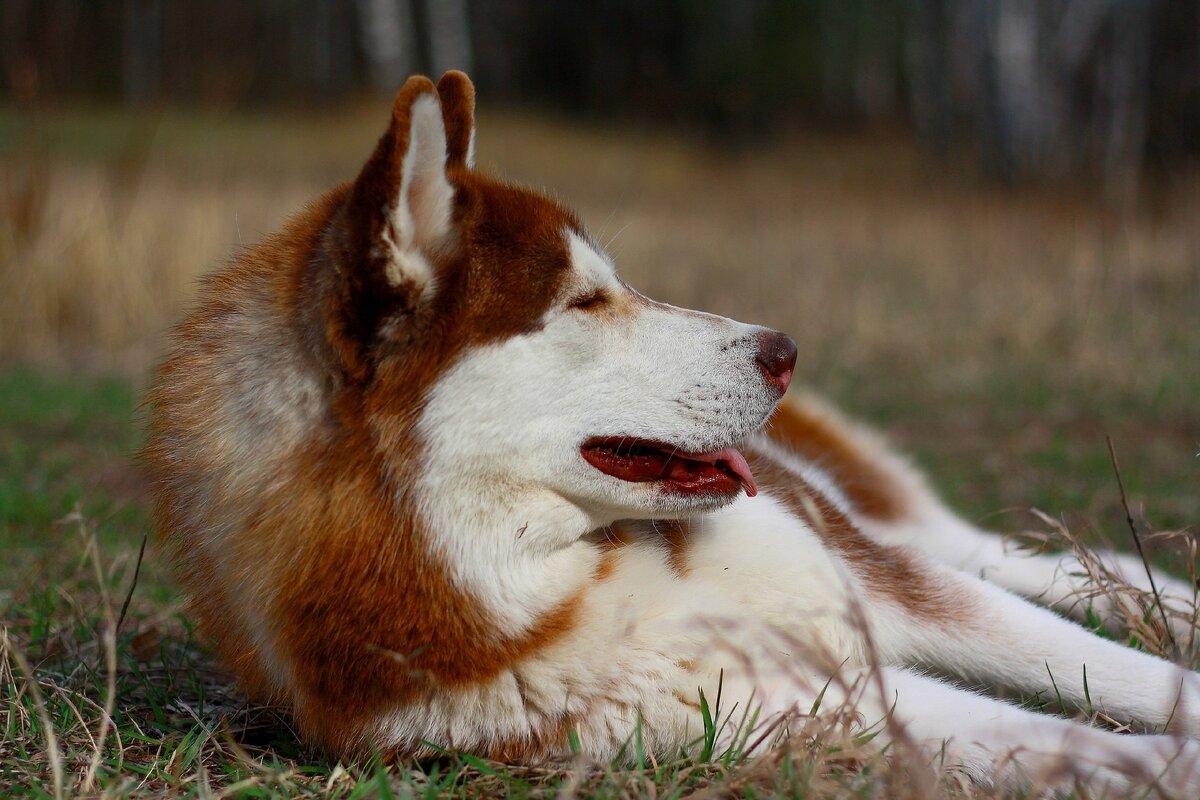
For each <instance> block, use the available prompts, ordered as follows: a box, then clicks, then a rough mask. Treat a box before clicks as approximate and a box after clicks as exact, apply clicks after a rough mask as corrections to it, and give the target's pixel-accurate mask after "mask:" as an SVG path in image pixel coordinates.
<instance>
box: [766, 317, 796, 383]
mask: <svg viewBox="0 0 1200 800" xmlns="http://www.w3.org/2000/svg"><path fill="white" fill-rule="evenodd" d="M757 361H758V366H759V367H761V368H762V371H763V376H764V377H765V378H766V379H767V383H769V384H771V385H772V386H774V387H775V388H777V389H779V393H780V394H783V393H784V392H786V391H787V387H788V384H789V383H791V382H792V370H794V369H795V368H796V343H795V342H793V341H792V337H790V336H788V335H787V334H785V333H779V332H778V331H763V332H762V333H760V334H759V335H758V358H757Z"/></svg>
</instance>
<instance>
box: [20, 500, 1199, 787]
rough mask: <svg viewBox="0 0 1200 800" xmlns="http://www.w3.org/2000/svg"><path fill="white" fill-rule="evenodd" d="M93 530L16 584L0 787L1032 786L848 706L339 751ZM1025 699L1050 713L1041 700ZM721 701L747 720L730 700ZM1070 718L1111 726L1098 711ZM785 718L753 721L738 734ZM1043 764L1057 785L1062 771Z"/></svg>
mask: <svg viewBox="0 0 1200 800" xmlns="http://www.w3.org/2000/svg"><path fill="white" fill-rule="evenodd" d="M95 530H96V526H95V524H94V522H92V521H89V520H88V519H85V518H84V517H83V516H82V515H80V514H78V513H74V514H72V515H70V516H69V517H68V518H66V519H64V520H62V521H61V523H60V524H59V526H58V528H57V538H58V542H57V548H56V550H55V555H53V556H49V557H48V558H46V559H43V562H42V564H41V568H42V569H43V570H45V569H46V568H48V567H49V568H52V569H53V570H54V571H55V583H54V585H53V586H47V585H46V584H45V583H44V582H43V581H40V580H37V577H36V576H35V577H34V578H33V579H29V580H25V581H22V582H20V583H19V584H17V585H16V586H15V587H14V590H13V591H12V593H11V595H10V596H9V598H8V603H7V609H6V612H5V622H4V624H3V626H0V698H3V700H4V708H3V710H2V711H0V729H2V730H3V731H4V733H3V736H2V738H0V788H7V789H8V790H10V791H11V790H14V789H19V788H21V787H24V788H25V789H27V790H29V791H30V792H31V793H32V794H34V795H43V796H47V795H49V796H56V797H67V796H72V797H73V796H99V795H103V796H106V797H145V796H171V797H191V796H197V797H244V796H286V797H314V798H357V797H364V796H374V797H380V798H383V797H393V796H401V797H415V796H418V795H420V796H425V797H452V796H467V795H469V796H479V797H497V798H498V797H546V798H549V797H556V798H567V797H576V796H581V797H623V798H628V797H647V798H657V797H680V796H684V795H688V796H694V797H773V796H778V795H781V794H782V795H788V796H795V797H813V798H829V799H834V798H836V799H838V800H841V799H842V798H847V799H848V798H861V797H888V798H897V800H936V799H937V798H945V799H946V800H949V799H950V798H966V799H968V800H970V799H973V800H988V799H989V798H1002V797H1019V796H1029V795H1026V794H1024V793H1016V792H1009V791H1002V790H999V789H988V788H984V787H979V786H975V785H972V784H971V783H970V782H969V781H968V780H967V779H966V778H965V777H964V776H963V775H962V774H961V773H959V772H957V771H956V770H954V769H950V768H945V767H943V766H940V765H939V764H938V760H937V758H936V757H934V758H933V759H930V758H929V757H928V756H924V755H919V754H917V753H916V752H915V751H912V750H910V749H908V748H906V747H905V746H904V739H903V736H902V731H901V732H900V733H899V735H900V739H899V742H898V743H897V744H895V745H893V746H892V748H891V750H890V752H888V753H886V754H882V753H880V752H879V750H878V749H877V748H874V747H871V746H869V744H868V742H869V739H870V737H869V736H863V735H861V734H855V733H853V732H852V730H851V725H850V720H851V718H852V716H853V715H852V714H851V713H850V710H849V709H847V708H844V707H842V708H821V709H820V710H819V711H818V712H816V713H811V714H800V715H798V716H797V717H795V718H793V719H792V720H791V722H790V724H789V727H790V734H791V735H790V738H789V739H787V740H786V741H785V742H784V743H783V744H782V746H780V747H778V748H776V749H774V750H770V751H768V752H767V753H765V754H764V755H761V756H758V757H754V758H746V757H745V756H744V755H742V753H741V750H740V749H735V750H734V751H732V752H728V753H722V752H720V751H717V752H714V753H713V754H712V756H711V757H709V758H702V759H695V760H693V759H679V760H675V761H669V762H665V763H660V762H656V761H654V760H653V759H651V758H650V757H649V756H645V757H641V758H639V759H638V761H639V763H640V765H639V766H635V767H632V768H631V767H623V768H615V767H613V766H612V765H607V764H599V763H595V762H590V761H587V760H585V759H578V758H577V759H574V760H568V761H564V762H563V763H561V764H559V765H551V766H546V767H538V768H532V767H510V766H506V765H502V764H497V763H492V762H486V761H483V760H480V759H477V758H474V757H471V756H469V755H463V754H451V753H447V754H446V755H445V757H444V758H441V759H436V760H432V761H425V762H420V763H416V762H401V763H398V764H392V765H383V764H380V763H378V762H375V761H370V760H368V761H366V762H363V763H356V764H341V763H331V762H329V761H327V760H325V759H323V758H322V757H321V756H320V754H318V753H312V752H307V751H305V750H303V749H301V748H299V747H298V746H297V744H296V742H295V739H294V734H293V732H292V730H291V729H290V727H289V723H288V719H287V717H286V715H285V714H281V713H279V712H277V711H275V710H273V709H269V708H261V707H257V706H250V705H248V704H247V703H246V702H245V700H244V699H243V698H242V697H241V696H240V695H239V693H238V692H237V690H236V689H235V688H234V687H233V686H232V685H231V684H230V683H229V682H228V680H227V679H226V678H225V676H223V675H222V674H221V673H220V671H219V670H217V669H215V668H214V666H213V664H212V662H211V659H210V658H209V657H208V656H207V655H206V654H205V653H204V651H203V649H202V648H199V647H198V646H197V645H196V643H195V642H194V641H193V640H192V638H191V633H190V630H189V629H188V628H187V626H186V623H185V622H184V621H183V620H182V619H181V618H180V617H179V615H178V609H177V608H176V607H175V606H174V604H170V603H168V604H163V603H161V602H155V601H153V600H148V599H143V598H142V597H139V595H140V594H144V592H140V591H138V590H137V589H138V587H137V583H136V574H137V567H138V560H137V557H136V551H134V552H133V553H131V552H129V551H126V552H124V553H123V554H122V555H120V556H118V557H117V558H115V559H112V560H106V559H105V558H104V556H103V554H102V548H101V547H100V546H99V545H98V541H97V538H96V535H95ZM1034 544H1037V545H1041V546H1052V547H1055V548H1058V549H1067V550H1074V551H1075V552H1076V554H1077V555H1078V556H1079V557H1080V559H1081V561H1082V563H1083V565H1084V569H1085V570H1086V571H1087V572H1088V573H1089V574H1091V575H1093V577H1094V578H1095V579H1096V587H1097V588H1096V590H1095V591H1096V592H1097V593H1103V594H1106V595H1108V596H1109V597H1111V598H1115V599H1117V603H1116V607H1117V608H1118V609H1121V610H1122V611H1123V612H1124V618H1123V623H1124V625H1123V627H1124V629H1125V630H1126V631H1127V632H1128V635H1129V636H1130V637H1131V641H1132V642H1134V643H1135V644H1136V645H1137V646H1138V647H1140V648H1142V649H1145V650H1146V651H1148V652H1151V653H1155V654H1158V655H1162V656H1164V657H1171V656H1174V657H1175V658H1176V659H1178V658H1180V653H1179V652H1178V651H1177V650H1176V649H1175V646H1174V644H1173V643H1172V642H1171V641H1170V639H1169V637H1168V636H1166V635H1165V634H1164V632H1163V628H1162V626H1160V625H1158V624H1157V619H1158V617H1157V615H1156V614H1155V613H1154V609H1153V598H1152V597H1150V596H1148V595H1147V594H1145V593H1143V592H1139V591H1138V590H1136V589H1134V588H1132V587H1129V586H1127V585H1125V584H1123V583H1121V582H1120V581H1119V580H1118V579H1116V578H1114V576H1112V575H1111V574H1110V573H1108V572H1107V571H1106V570H1105V569H1104V567H1103V566H1102V565H1101V564H1100V563H1099V562H1097V561H1096V560H1095V559H1094V558H1093V557H1092V554H1091V551H1090V550H1089V549H1088V548H1087V547H1086V546H1083V545H1082V544H1081V543H1080V542H1079V541H1078V540H1077V539H1076V538H1075V537H1074V536H1073V535H1072V534H1071V532H1070V531H1069V530H1068V529H1066V528H1065V527H1063V526H1061V525H1052V526H1050V530H1049V532H1048V533H1047V534H1045V535H1044V537H1041V539H1040V541H1038V542H1035V543H1034ZM1177 544H1179V543H1177ZM1183 546H1184V547H1186V546H1187V544H1186V543H1184V544H1183ZM1193 556H1194V554H1193ZM151 569H154V568H151ZM1193 578H1194V576H1193ZM151 580H154V578H153V577H151ZM130 598H133V599H132V601H130ZM1080 600H1081V602H1087V600H1088V598H1086V597H1081V598H1080ZM126 603H128V604H129V606H130V608H129V612H128V615H125V614H122V610H123V607H124V606H125V605H126ZM30 643H32V644H30ZM1187 648H1188V652H1187V653H1185V654H1184V655H1183V658H1184V659H1185V660H1187V661H1188V662H1189V663H1195V655H1196V653H1195V649H1194V645H1193V644H1188V645H1187ZM1024 701H1025V702H1027V703H1031V704H1033V705H1038V706H1042V707H1044V708H1046V710H1048V711H1054V710H1056V708H1055V707H1054V706H1053V705H1052V704H1047V702H1046V700H1045V698H1025V699H1024ZM714 716H715V717H716V719H717V720H718V724H719V721H720V720H729V723H728V724H731V725H734V726H737V725H739V724H742V723H741V719H742V717H741V716H740V712H738V711H737V709H733V710H730V711H728V712H727V713H726V712H721V711H719V710H717V709H714ZM1077 716H1079V718H1081V719H1090V721H1091V722H1093V723H1094V724H1098V725H1102V726H1103V725H1108V726H1112V727H1117V724H1116V723H1115V722H1114V721H1112V720H1110V719H1108V718H1106V717H1105V716H1104V715H1103V714H1102V713H1099V712H1096V711H1093V710H1084V711H1081V712H1078V714H1077ZM776 733H778V731H777V730H776V729H769V730H764V729H762V728H754V727H753V726H746V728H745V731H744V734H743V735H742V737H741V741H742V743H743V746H744V745H745V744H747V743H753V742H755V741H757V740H758V739H759V738H760V737H762V738H764V739H767V738H769V737H772V736H773V735H775V734H776ZM894 733H895V732H894ZM1045 777H1046V778H1047V779H1053V780H1054V782H1055V785H1057V784H1058V781H1060V780H1061V779H1062V777H1063V776H1062V775H1055V776H1045ZM1036 794H1037V792H1036V791H1035V792H1034V795H1036ZM1084 796H1089V795H1084ZM1109 796H1117V795H1109Z"/></svg>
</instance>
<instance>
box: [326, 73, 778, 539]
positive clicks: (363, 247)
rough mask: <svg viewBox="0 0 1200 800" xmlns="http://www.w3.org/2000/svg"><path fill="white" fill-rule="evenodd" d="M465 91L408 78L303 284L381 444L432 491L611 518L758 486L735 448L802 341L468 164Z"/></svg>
mask: <svg viewBox="0 0 1200 800" xmlns="http://www.w3.org/2000/svg"><path fill="white" fill-rule="evenodd" d="M473 96H474V89H473V87H472V86H471V84H470V82H469V80H468V79H467V77H466V76H465V75H463V74H462V73H457V72H452V73H447V74H446V75H445V76H444V77H443V78H442V79H441V80H440V81H439V82H438V84H437V85H436V86H435V85H434V84H433V83H432V82H431V81H429V80H428V79H426V78H412V79H410V80H409V81H408V82H407V83H406V84H405V85H404V87H403V88H402V89H401V90H400V92H399V94H398V95H397V97H396V101H395V106H394V108H393V114H392V121H391V125H390V127H389V128H388V130H387V132H386V133H385V134H384V136H383V137H382V138H381V139H380V141H379V144H378V146H377V148H376V150H375V152H374V154H373V155H372V156H371V158H370V160H369V161H368V162H367V164H366V165H365V166H364V168H363V170H362V172H361V173H360V175H359V176H358V178H357V179H356V181H355V182H354V184H353V186H352V187H351V188H350V190H349V194H348V195H347V196H346V198H345V200H344V202H343V203H342V204H341V205H340V207H339V208H338V210H337V211H336V212H335V213H334V215H333V217H332V218H331V220H330V225H329V226H328V227H327V229H326V234H325V239H324V246H323V249H324V252H325V253H326V255H327V259H328V261H329V262H330V263H331V264H332V267H333V268H332V269H325V270H323V271H322V272H321V273H314V275H315V277H314V278H313V279H312V281H310V283H311V284H312V288H314V289H315V290H316V292H317V297H318V298H319V300H318V302H317V303H315V304H314V306H315V307H316V308H317V309H318V313H319V314H320V315H321V316H320V318H319V319H318V320H314V321H317V322H319V323H320V325H319V327H320V328H321V329H322V330H323V331H324V333H325V340H326V342H325V344H326V345H327V346H328V352H329V354H330V358H331V359H332V363H334V364H335V365H336V369H337V371H338V373H339V376H340V377H339V380H341V381H344V382H345V384H346V385H347V386H351V387H357V393H356V396H358V397H360V398H362V399H363V404H364V405H365V408H366V410H367V413H368V415H369V418H370V419H371V420H372V430H373V432H374V436H375V440H376V442H377V444H378V446H379V447H380V449H381V451H382V452H383V454H384V456H385V457H386V458H388V459H389V460H390V461H392V462H393V463H394V464H396V465H398V466H397V467H396V468H398V469H404V470H406V471H410V470H416V471H418V472H419V473H420V479H421V480H423V481H425V483H426V484H427V485H428V486H429V487H432V488H433V489H434V490H442V489H445V490H448V491H456V492H476V491H493V490H495V489H496V488H497V487H499V488H500V489H501V491H503V492H504V493H506V494H511V496H514V497H516V496H519V495H520V494H521V493H522V492H525V491H529V490H536V491H541V490H547V491H550V492H553V493H554V494H555V495H557V496H559V497H561V498H564V499H566V500H568V501H569V502H570V503H572V504H574V505H576V506H578V507H579V508H581V509H583V510H585V512H586V513H587V514H589V515H590V518H591V519H593V520H595V521H597V522H600V523H603V522H604V521H610V520H613V519H618V518H628V517H655V516H663V515H679V514H687V513H689V512H692V511H698V510H706V509H712V508H715V507H717V506H719V505H721V504H724V503H726V502H729V501H730V500H732V499H733V498H735V497H736V496H737V495H738V493H739V492H740V491H741V490H743V489H745V490H746V491H748V492H751V493H753V492H754V491H755V488H754V483H753V478H752V476H751V474H750V471H749V468H748V467H747V465H746V461H745V459H744V458H743V457H742V456H741V455H740V454H739V452H738V451H737V449H736V446H737V444H738V442H739V441H740V440H741V439H742V438H743V437H745V436H747V435H748V434H750V433H752V432H753V431H755V430H756V429H757V428H758V427H759V426H761V425H762V424H763V422H764V421H765V420H766V419H767V417H768V416H769V415H770V413H771V412H772V410H773V409H774V407H775V404H776V402H777V401H778V400H779V398H780V397H781V395H782V394H783V392H784V390H785V389H786V388H787V384H788V381H789V379H790V377H791V374H792V368H793V366H794V363H795V357H796V349H795V345H794V344H793V343H792V341H791V340H790V339H789V338H787V337H786V336H784V335H782V334H779V333H776V332H773V331H769V330H766V329H763V328H760V327H755V326H752V325H745V324H742V323H739V322H734V321H732V320H729V319H725V318H722V317H717V316H713V315H710V314H703V313H699V312H695V311H686V310H682V309H678V308H674V307H671V306H668V305H664V304H662V303H657V302H654V301H652V300H649V299H647V298H645V297H643V296H642V295H640V294H638V293H637V292H636V291H634V290H633V289H631V288H630V287H629V286H627V285H626V284H625V283H624V282H623V281H622V280H621V279H620V277H619V276H618V275H617V272H616V270H615V268H614V265H613V263H612V260H611V259H610V258H609V257H608V256H607V255H606V254H605V253H604V251H603V250H602V249H601V248H600V247H599V246H597V244H596V243H595V241H594V240H593V239H592V238H591V237H590V236H589V235H588V234H587V232H586V231H585V230H584V229H583V226H582V225H581V224H580V222H579V220H578V219H577V218H576V217H575V216H574V215H572V214H571V213H570V212H568V211H566V210H564V209H563V208H561V207H560V206H559V205H558V204H556V203H555V202H553V201H552V200H550V199H548V198H547V197H545V196H543V195H541V194H538V193H536V192H532V191H529V190H526V189H523V188H518V187H514V186H511V185H509V184H505V183H501V182H499V181H497V180H494V179H491V178H489V177H486V176H484V175H481V174H479V173H477V172H475V171H474V170H473V169H472V162H473V151H474V123H473V105H474V102H473ZM584 168H586V165H584ZM399 431H404V433H403V435H401V434H399V433H398V432H399ZM410 474H411V472H410Z"/></svg>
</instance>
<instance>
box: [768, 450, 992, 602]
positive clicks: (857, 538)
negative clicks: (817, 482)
mask: <svg viewBox="0 0 1200 800" xmlns="http://www.w3.org/2000/svg"><path fill="white" fill-rule="evenodd" d="M746 458H747V460H748V461H749V463H750V467H751V469H752V470H753V471H754V476H755V478H756V479H757V481H758V485H759V486H760V487H761V488H763V489H765V490H767V491H768V492H769V493H770V494H771V495H772V496H773V497H777V498H779V499H780V500H781V501H782V502H783V503H784V504H786V506H787V507H788V509H789V510H791V511H792V513H794V514H796V515H797V516H799V517H800V518H801V519H803V520H805V521H806V522H807V523H808V525H809V527H810V528H812V529H813V531H815V532H816V533H817V535H818V536H820V537H821V539H822V541H824V542H825V543H826V544H827V545H829V546H830V547H831V548H832V549H833V550H835V551H836V552H838V553H841V554H842V556H844V557H845V559H846V561H847V562H848V563H849V565H850V567H851V569H853V570H854V571H855V572H856V573H858V574H859V575H860V576H861V577H862V578H863V583H864V584H865V585H866V587H867V589H868V591H872V592H876V593H878V594H880V595H883V596H885V597H889V598H891V599H892V600H894V601H896V602H899V603H900V604H901V605H903V606H904V607H905V608H906V609H908V610H909V611H911V612H912V613H913V614H915V615H917V616H921V617H925V618H926V619H935V620H943V621H968V620H970V619H972V618H973V617H974V612H973V611H971V610H970V609H967V608H964V607H963V605H962V602H961V599H960V598H958V597H954V596H950V595H948V594H946V593H945V592H943V590H942V587H940V586H939V585H937V583H936V582H934V581H933V579H932V578H931V577H930V576H929V575H928V574H927V573H926V572H925V571H924V570H922V569H921V568H920V567H919V565H917V564H916V563H914V561H913V557H912V555H911V554H909V553H908V552H907V551H906V550H904V549H903V548H901V547H894V546H891V545H885V544H879V543H878V542H874V541H872V540H871V539H870V538H869V537H868V536H867V535H866V534H864V533H863V532H862V531H860V530H859V529H858V527H857V526H855V524H854V523H853V521H851V520H850V519H849V518H848V517H847V516H846V515H845V514H843V513H842V511H841V510H840V509H839V508H838V507H837V506H836V505H834V504H833V503H832V502H831V501H830V500H829V498H828V497H826V496H825V495H824V494H823V493H821V492H819V491H817V490H816V489H814V488H813V487H812V486H810V485H809V484H808V483H807V482H805V480H804V479H803V478H802V477H801V476H800V475H798V474H797V473H796V472H794V471H792V470H790V469H788V468H787V467H786V466H785V465H783V464H781V463H779V462H778V461H776V460H775V459H773V458H771V457H769V456H767V455H764V454H762V453H758V452H755V451H753V450H747V451H746Z"/></svg>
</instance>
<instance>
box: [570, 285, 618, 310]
mask: <svg viewBox="0 0 1200 800" xmlns="http://www.w3.org/2000/svg"><path fill="white" fill-rule="evenodd" d="M608 300H609V298H608V295H607V294H606V293H605V292H604V291H603V290H601V289H596V290H595V291H593V292H588V293H587V294H583V295H580V296H579V297H576V298H575V299H574V300H572V301H571V302H570V303H568V304H567V308H573V309H576V310H578V311H592V310H595V309H597V308H600V307H601V306H604V305H607V304H608Z"/></svg>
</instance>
